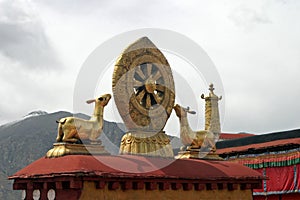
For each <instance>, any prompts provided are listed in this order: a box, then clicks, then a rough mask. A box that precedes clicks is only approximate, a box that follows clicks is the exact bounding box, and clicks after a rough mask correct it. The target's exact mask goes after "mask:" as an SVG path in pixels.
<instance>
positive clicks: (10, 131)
mask: <svg viewBox="0 0 300 200" xmlns="http://www.w3.org/2000/svg"><path fill="white" fill-rule="evenodd" d="M72 115H73V114H72V113H69V112H55V113H50V114H48V113H46V112H43V111H37V112H31V113H29V114H28V115H26V116H24V117H23V118H22V119H21V120H18V121H14V122H11V123H8V124H5V125H2V126H0V149H1V157H0V199H20V198H21V193H20V191H13V190H12V181H9V180H7V177H8V176H9V175H13V174H14V173H15V172H17V171H18V170H20V169H22V168H24V167H25V166H27V165H28V164H30V163H31V162H33V161H35V160H37V159H39V158H40V157H43V156H45V154H46V152H47V151H48V150H49V149H51V148H52V146H53V143H54V142H55V138H56V135H57V123H56V120H59V119H60V118H62V117H67V116H72ZM75 116H78V117H80V118H85V119H88V118H89V116H87V115H84V114H76V115H75ZM103 132H104V133H105V134H102V135H101V137H100V138H101V140H102V143H103V145H104V146H105V148H106V149H107V150H108V151H109V152H110V153H111V154H117V153H118V151H119V144H120V141H121V138H122V136H123V134H124V132H125V127H124V125H123V124H121V123H114V122H108V121H105V122H104V127H103Z"/></svg>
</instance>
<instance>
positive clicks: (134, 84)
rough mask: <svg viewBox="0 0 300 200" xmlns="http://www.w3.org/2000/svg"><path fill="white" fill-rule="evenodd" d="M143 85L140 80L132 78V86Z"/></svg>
mask: <svg viewBox="0 0 300 200" xmlns="http://www.w3.org/2000/svg"><path fill="white" fill-rule="evenodd" d="M143 85H144V83H142V82H140V81H138V80H134V82H133V86H134V87H141V86H143Z"/></svg>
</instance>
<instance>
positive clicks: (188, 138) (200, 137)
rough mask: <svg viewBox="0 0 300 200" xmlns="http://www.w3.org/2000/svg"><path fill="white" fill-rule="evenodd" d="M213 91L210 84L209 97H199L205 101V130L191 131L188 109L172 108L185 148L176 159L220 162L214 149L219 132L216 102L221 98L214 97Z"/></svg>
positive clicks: (176, 106)
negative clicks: (177, 119) (177, 120)
mask: <svg viewBox="0 0 300 200" xmlns="http://www.w3.org/2000/svg"><path fill="white" fill-rule="evenodd" d="M213 90H214V87H213V84H210V85H209V91H210V93H209V95H208V96H207V97H204V94H202V95H201V98H202V99H205V130H202V131H197V132H195V131H193V130H192V129H191V128H190V126H189V124H188V120H187V113H192V114H194V113H193V112H192V111H190V110H189V108H182V107H181V106H179V105H178V104H177V105H175V106H174V110H175V112H176V115H177V117H178V118H179V120H180V139H181V141H182V143H183V145H185V146H187V148H186V149H182V150H181V151H180V152H179V153H178V155H177V156H176V158H180V159H181V158H202V159H210V160H222V158H221V157H219V156H218V155H217V154H216V147H215V141H216V139H217V138H218V136H219V134H220V132H221V128H220V116H219V107H218V101H219V100H221V99H222V97H218V96H216V95H215V94H214V92H213Z"/></svg>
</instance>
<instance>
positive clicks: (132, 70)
mask: <svg viewBox="0 0 300 200" xmlns="http://www.w3.org/2000/svg"><path fill="white" fill-rule="evenodd" d="M112 86H113V94H114V98H115V102H116V105H117V108H118V111H119V113H120V115H121V117H122V119H123V121H124V123H125V125H126V127H127V129H128V131H137V132H141V131H142V132H145V131H146V132H157V131H160V130H162V129H163V128H164V126H165V124H166V122H167V120H168V118H169V116H170V114H171V112H172V108H173V105H174V101H175V88H174V80H173V75H172V71H171V68H170V65H169V63H168V61H167V59H166V58H165V56H164V55H163V54H162V52H161V51H160V50H159V49H158V48H157V47H156V46H155V45H154V44H153V43H152V42H151V41H150V40H149V39H148V38H147V37H143V38H141V39H139V40H137V41H136V42H134V43H133V44H131V45H130V46H129V47H127V48H126V49H125V50H124V52H123V53H122V54H121V55H120V57H119V58H118V60H117V62H116V64H115V68H114V73H113V83H112Z"/></svg>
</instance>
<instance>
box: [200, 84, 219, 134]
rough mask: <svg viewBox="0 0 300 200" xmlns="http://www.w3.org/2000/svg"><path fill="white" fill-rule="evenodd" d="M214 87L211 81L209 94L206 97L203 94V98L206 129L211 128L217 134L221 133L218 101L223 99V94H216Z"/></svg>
mask: <svg viewBox="0 0 300 200" xmlns="http://www.w3.org/2000/svg"><path fill="white" fill-rule="evenodd" d="M214 89H215V88H214V85H213V84H212V83H211V84H210V85H209V91H210V93H209V95H208V96H207V97H205V96H204V94H202V95H201V99H204V100H205V130H210V131H212V132H213V133H214V134H215V135H217V134H220V133H221V126H220V115H219V105H218V101H219V100H221V99H222V96H220V97H218V96H217V95H215V93H214Z"/></svg>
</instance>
